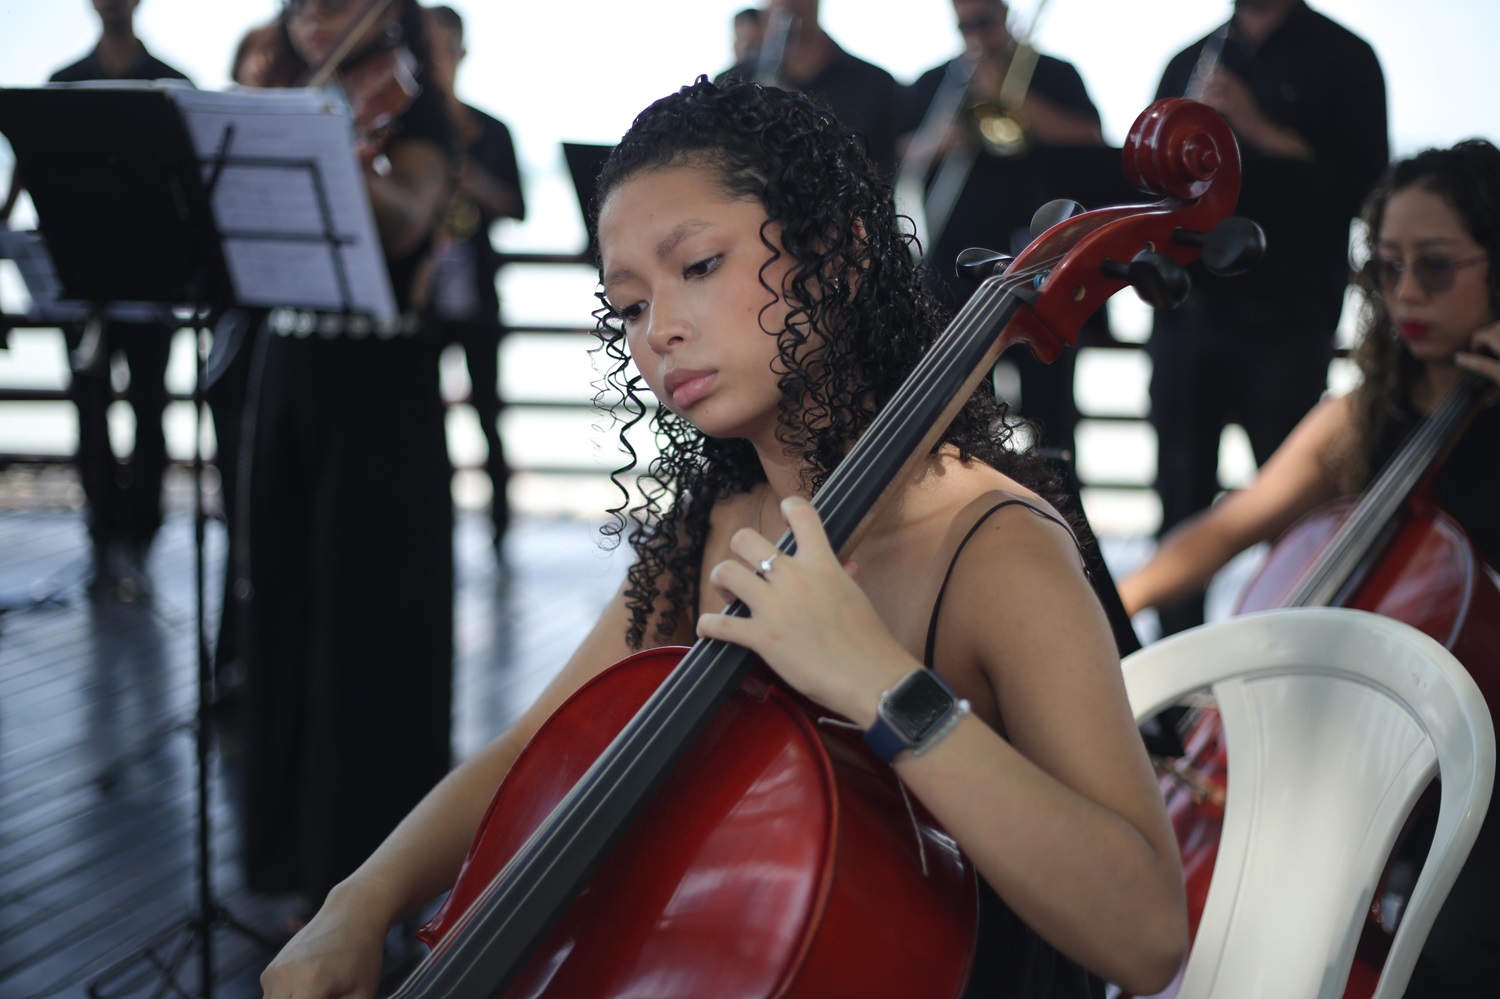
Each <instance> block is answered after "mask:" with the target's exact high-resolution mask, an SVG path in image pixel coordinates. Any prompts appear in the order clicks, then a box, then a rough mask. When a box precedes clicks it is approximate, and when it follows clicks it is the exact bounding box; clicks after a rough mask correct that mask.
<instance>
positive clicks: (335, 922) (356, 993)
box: [260, 889, 389, 999]
mask: <svg viewBox="0 0 1500 999" xmlns="http://www.w3.org/2000/svg"><path fill="white" fill-rule="evenodd" d="M337 893H338V889H335V890H334V893H332V894H330V895H329V900H328V901H327V902H325V903H324V904H323V908H321V909H319V910H318V914H317V915H316V916H314V917H313V918H312V921H311V922H309V923H308V924H307V925H306V926H304V927H302V929H301V930H299V931H298V933H297V935H296V936H294V937H292V939H291V941H290V942H288V943H287V945H286V946H285V947H283V948H282V949H281V953H279V954H277V955H276V957H275V959H274V960H272V961H271V963H270V964H269V965H268V966H267V967H266V970H265V971H263V972H261V976H260V986H261V989H262V990H263V994H264V999H372V997H373V996H374V995H375V990H376V988H377V987H378V986H379V985H380V963H381V957H382V953H383V950H384V946H385V935H386V931H387V929H388V928H389V927H388V926H387V924H386V921H385V920H384V919H381V918H377V917H375V916H374V915H373V912H374V909H373V907H370V906H364V905H360V904H358V903H357V902H356V901H355V900H354V899H352V898H350V897H348V895H347V894H346V895H344V896H338V897H336V896H337Z"/></svg>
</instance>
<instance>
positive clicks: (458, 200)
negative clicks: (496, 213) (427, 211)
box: [443, 193, 482, 243]
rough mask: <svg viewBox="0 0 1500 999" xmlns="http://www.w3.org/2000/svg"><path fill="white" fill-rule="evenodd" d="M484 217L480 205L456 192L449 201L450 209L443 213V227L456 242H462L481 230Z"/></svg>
mask: <svg viewBox="0 0 1500 999" xmlns="http://www.w3.org/2000/svg"><path fill="white" fill-rule="evenodd" d="M481 221H482V217H481V216H480V214H479V206H478V205H476V204H475V203H474V201H473V199H472V198H467V197H465V196H464V195H462V194H458V193H455V194H454V195H453V197H452V198H451V199H449V201H448V210H447V211H446V212H444V214H443V228H444V230H445V231H446V232H447V234H448V238H449V239H451V240H452V241H453V242H455V243H462V242H464V241H465V240H467V239H469V238H470V237H472V236H473V235H474V233H475V232H477V231H478V230H479V223H480V222H481Z"/></svg>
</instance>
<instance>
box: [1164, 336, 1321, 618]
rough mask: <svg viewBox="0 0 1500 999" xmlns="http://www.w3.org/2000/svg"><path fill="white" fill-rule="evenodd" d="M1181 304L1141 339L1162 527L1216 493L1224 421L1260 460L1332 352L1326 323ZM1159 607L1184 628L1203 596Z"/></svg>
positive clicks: (1303, 405)
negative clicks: (1213, 315) (1208, 314)
mask: <svg viewBox="0 0 1500 999" xmlns="http://www.w3.org/2000/svg"><path fill="white" fill-rule="evenodd" d="M1183 309H1184V310H1185V311H1184V312H1182V313H1170V312H1169V313H1160V314H1158V315H1157V318H1156V323H1155V326H1154V327H1153V330H1152V334H1151V340H1150V343H1149V344H1148V353H1149V354H1150V357H1151V362H1152V369H1151V425H1152V427H1153V428H1154V429H1155V430H1156V442H1157V464H1156V492H1157V494H1158V495H1159V496H1160V497H1161V507H1162V522H1161V533H1163V534H1165V533H1166V532H1167V531H1169V530H1171V529H1172V528H1173V527H1175V526H1177V525H1178V524H1180V523H1182V521H1184V520H1186V519H1187V518H1188V517H1191V516H1192V515H1193V514H1195V513H1198V512H1199V511H1200V510H1204V509H1206V508H1207V507H1208V506H1209V504H1211V503H1212V502H1213V501H1214V497H1215V496H1217V495H1218V493H1219V491H1220V485H1219V437H1220V434H1221V433H1222V432H1223V430H1224V427H1225V426H1227V425H1228V424H1230V423H1238V424H1239V425H1240V426H1242V427H1243V428H1244V429H1245V433H1246V434H1247V435H1248V436H1249V438H1250V448H1251V450H1252V451H1253V452H1254V454H1255V462H1256V464H1257V465H1263V464H1265V462H1266V459H1268V458H1270V457H1271V455H1272V453H1273V452H1275V450H1276V449H1277V448H1278V447H1280V446H1281V442H1282V441H1283V440H1285V439H1286V436H1287V434H1289V433H1291V431H1292V428H1293V427H1295V426H1296V425H1297V423H1298V422H1299V421H1300V420H1301V419H1302V417H1303V416H1305V415H1307V412H1308V410H1310V409H1312V407H1313V406H1314V405H1316V403H1317V402H1318V399H1319V398H1320V397H1321V396H1322V394H1323V391H1324V390H1325V389H1326V388H1327V384H1328V362H1329V360H1330V359H1331V358H1332V355H1333V335H1332V330H1331V329H1321V330H1318V329H1298V328H1294V327H1291V326H1290V324H1291V323H1292V320H1291V319H1284V320H1282V323H1283V325H1281V326H1280V327H1279V328H1272V327H1269V326H1267V325H1262V324H1256V323H1251V322H1243V323H1241V322H1236V321H1234V320H1233V319H1229V318H1225V317H1220V318H1219V319H1217V321H1211V320H1208V319H1206V318H1204V317H1201V316H1196V315H1195V314H1194V313H1193V312H1192V310H1191V307H1190V306H1184V307H1183ZM1159 612H1160V615H1161V624H1162V634H1164V635H1166V634H1172V633H1174V632H1177V631H1182V630H1184V629H1186V628H1191V627H1193V626H1194V625H1197V624H1202V623H1203V598H1202V597H1201V596H1198V597H1194V598H1190V599H1188V600H1185V601H1183V602H1181V603H1179V604H1173V605H1170V606H1166V607H1162V608H1159Z"/></svg>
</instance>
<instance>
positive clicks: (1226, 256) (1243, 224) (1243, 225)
mask: <svg viewBox="0 0 1500 999" xmlns="http://www.w3.org/2000/svg"><path fill="white" fill-rule="evenodd" d="M1172 242H1174V243H1176V244H1178V245H1179V246H1192V247H1196V248H1198V249H1200V250H1202V251H1203V266H1204V267H1207V268H1208V269H1209V270H1210V271H1212V272H1213V273H1215V274H1218V275H1220V276H1222V277H1233V276H1235V275H1236V274H1243V273H1245V272H1246V271H1247V270H1249V269H1250V268H1251V267H1254V266H1255V265H1256V264H1257V263H1259V262H1260V258H1261V257H1263V256H1265V253H1266V234H1265V233H1264V232H1263V231H1262V230H1261V228H1260V226H1258V225H1256V224H1255V223H1254V222H1251V221H1250V220H1249V219H1244V218H1240V217H1238V216H1236V215H1230V216H1228V217H1227V218H1223V219H1220V220H1219V222H1218V224H1217V225H1215V226H1214V227H1213V228H1212V229H1210V230H1209V231H1208V232H1206V233H1203V232H1195V231H1193V230H1192V229H1176V230H1174V231H1173V232H1172Z"/></svg>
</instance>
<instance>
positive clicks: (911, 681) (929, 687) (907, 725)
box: [886, 670, 953, 742]
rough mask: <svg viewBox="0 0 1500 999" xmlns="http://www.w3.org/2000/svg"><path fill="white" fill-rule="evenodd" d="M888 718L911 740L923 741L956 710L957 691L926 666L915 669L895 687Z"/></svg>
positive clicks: (888, 705)
mask: <svg viewBox="0 0 1500 999" xmlns="http://www.w3.org/2000/svg"><path fill="white" fill-rule="evenodd" d="M886 708H887V720H888V721H889V722H890V724H891V725H892V726H893V727H894V728H895V729H896V730H897V731H899V732H900V733H901V735H902V736H904V737H905V738H906V739H907V740H908V741H911V742H920V741H921V740H922V739H923V738H924V737H925V736H926V735H927V733H929V732H931V731H932V730H933V728H934V727H935V726H936V725H937V724H938V722H940V721H942V720H943V719H944V718H946V717H947V716H948V713H949V712H951V711H952V710H953V693H952V692H951V691H949V690H948V688H947V687H946V686H944V685H943V683H942V681H941V680H939V679H937V677H935V676H933V675H932V674H931V673H929V672H928V671H926V670H922V671H921V672H914V673H912V675H911V676H909V677H907V678H906V679H905V680H903V681H902V682H901V683H900V684H899V685H898V686H897V687H896V689H894V690H892V691H891V694H890V697H889V698H888V699H887V700H886Z"/></svg>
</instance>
